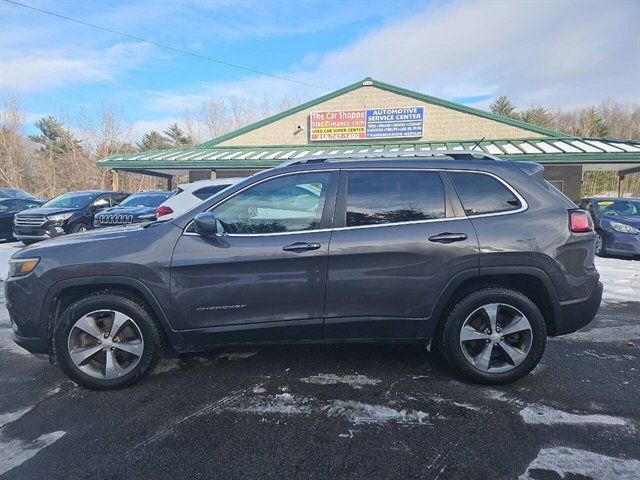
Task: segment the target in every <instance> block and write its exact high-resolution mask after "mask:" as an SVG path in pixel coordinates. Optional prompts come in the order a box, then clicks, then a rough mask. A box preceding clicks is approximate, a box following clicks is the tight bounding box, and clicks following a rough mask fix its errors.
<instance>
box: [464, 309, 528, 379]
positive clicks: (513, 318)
mask: <svg viewBox="0 0 640 480" xmlns="http://www.w3.org/2000/svg"><path fill="white" fill-rule="evenodd" d="M532 340H533V332H532V329H531V324H530V323H529V320H528V319H527V317H526V316H525V315H524V314H523V313H522V312H521V311H520V310H518V309H517V308H515V307H513V306H511V305H507V304H505V303H489V304H486V305H482V306H481V307H479V308H477V309H476V310H474V311H473V312H472V313H471V314H470V315H469V316H468V317H467V318H466V319H465V321H464V323H463V324H462V328H461V330H460V347H461V348H462V353H463V354H464V356H465V358H466V360H467V361H468V362H469V363H470V364H471V365H473V366H474V367H475V368H477V369H478V370H481V371H482V372H487V373H502V372H507V371H509V370H512V369H513V368H515V367H517V366H518V365H520V364H521V363H522V362H523V361H524V360H525V358H527V355H528V354H529V352H530V350H531V343H532Z"/></svg>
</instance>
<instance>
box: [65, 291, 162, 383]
mask: <svg viewBox="0 0 640 480" xmlns="http://www.w3.org/2000/svg"><path fill="white" fill-rule="evenodd" d="M54 349H55V353H56V358H57V359H58V361H59V362H60V365H61V366H62V369H63V370H64V372H65V373H66V374H67V376H68V377H69V378H70V379H71V380H73V381H74V382H76V383H78V384H80V385H82V386H84V387H87V388H91V389H96V390H109V389H115V388H122V387H125V386H128V385H131V384H133V383H136V382H138V381H139V380H140V379H142V378H143V377H144V376H145V375H146V374H148V373H149V372H150V371H151V370H152V369H153V368H154V367H155V365H156V363H157V362H158V359H159V358H160V354H161V349H162V336H161V333H160V330H159V328H158V325H157V324H156V322H155V321H154V320H153V318H152V317H151V315H150V314H149V312H147V310H146V309H145V308H144V307H143V306H142V305H141V304H140V303H138V302H137V301H136V299H135V298H132V297H128V296H126V294H122V295H121V294H118V293H111V292H101V293H97V294H91V295H88V296H86V297H84V298H82V299H81V300H78V301H77V302H75V303H74V304H72V305H71V306H69V307H68V308H67V309H66V310H65V311H64V313H63V314H62V316H61V318H60V321H59V322H58V323H57V325H56V327H55V329H54Z"/></svg>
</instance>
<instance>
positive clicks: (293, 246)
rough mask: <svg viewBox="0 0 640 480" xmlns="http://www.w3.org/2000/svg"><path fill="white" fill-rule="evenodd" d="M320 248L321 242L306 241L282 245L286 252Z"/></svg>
mask: <svg viewBox="0 0 640 480" xmlns="http://www.w3.org/2000/svg"><path fill="white" fill-rule="evenodd" d="M319 248H320V244H319V243H306V242H296V243H292V244H291V245H286V246H284V247H282V250H284V251H285V252H295V253H300V252H307V251H309V250H318V249H319Z"/></svg>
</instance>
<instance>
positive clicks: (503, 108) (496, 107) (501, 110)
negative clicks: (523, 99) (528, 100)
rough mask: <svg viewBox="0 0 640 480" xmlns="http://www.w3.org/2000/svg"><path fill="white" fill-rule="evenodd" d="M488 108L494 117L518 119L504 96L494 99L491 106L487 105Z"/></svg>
mask: <svg viewBox="0 0 640 480" xmlns="http://www.w3.org/2000/svg"><path fill="white" fill-rule="evenodd" d="M489 108H491V113H494V114H496V115H502V116H503V117H509V118H517V117H518V114H517V113H516V111H515V110H516V107H515V105H514V104H513V103H511V100H509V99H508V98H507V97H506V96H504V95H501V96H500V97H498V98H496V100H495V101H494V102H493V103H492V104H491V105H489Z"/></svg>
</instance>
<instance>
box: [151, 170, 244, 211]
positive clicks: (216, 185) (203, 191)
mask: <svg viewBox="0 0 640 480" xmlns="http://www.w3.org/2000/svg"><path fill="white" fill-rule="evenodd" d="M241 180H244V177H236V178H219V179H216V180H198V181H195V182H192V183H184V184H181V185H178V190H177V191H176V193H175V195H174V196H172V197H171V198H169V199H167V200H166V201H165V202H163V203H162V204H161V205H160V206H158V208H157V209H156V213H157V217H158V220H167V219H170V218H175V217H177V216H178V215H182V214H183V213H184V212H186V211H187V210H189V209H191V208H193V207H195V206H196V205H198V204H200V203H202V202H203V201H204V200H206V199H207V198H209V197H210V196H212V195H215V194H216V193H218V192H220V191H222V190H224V189H225V188H227V187H229V186H231V185H233V184H235V183H238V182H240V181H241Z"/></svg>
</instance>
